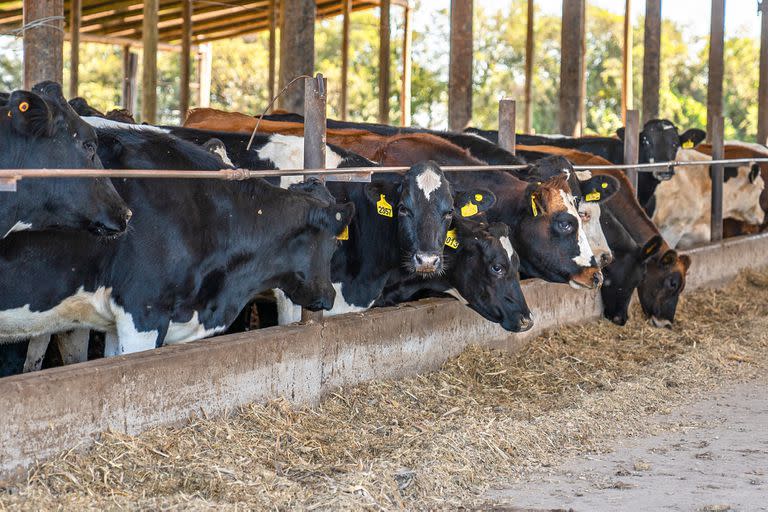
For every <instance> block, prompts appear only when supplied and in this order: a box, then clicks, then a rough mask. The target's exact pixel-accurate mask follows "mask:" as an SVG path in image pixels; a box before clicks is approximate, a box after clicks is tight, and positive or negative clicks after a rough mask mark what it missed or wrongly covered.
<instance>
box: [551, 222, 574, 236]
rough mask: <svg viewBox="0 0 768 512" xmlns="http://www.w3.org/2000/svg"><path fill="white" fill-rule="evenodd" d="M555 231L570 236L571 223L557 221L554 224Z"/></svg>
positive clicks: (571, 230)
mask: <svg viewBox="0 0 768 512" xmlns="http://www.w3.org/2000/svg"><path fill="white" fill-rule="evenodd" d="M555 227H556V228H557V230H558V231H559V232H561V233H563V234H566V235H567V234H570V233H572V232H573V230H574V226H573V222H571V221H570V220H558V221H557V222H555Z"/></svg>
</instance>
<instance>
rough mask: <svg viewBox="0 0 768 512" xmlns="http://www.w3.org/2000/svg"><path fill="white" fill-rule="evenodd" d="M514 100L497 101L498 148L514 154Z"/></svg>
mask: <svg viewBox="0 0 768 512" xmlns="http://www.w3.org/2000/svg"><path fill="white" fill-rule="evenodd" d="M515 110H516V106H515V100H512V99H509V98H504V99H501V100H499V146H501V148H502V149H506V150H507V151H509V152H510V153H512V154H513V155H514V154H515V138H516V137H515V115H516V114H515Z"/></svg>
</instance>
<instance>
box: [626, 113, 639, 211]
mask: <svg viewBox="0 0 768 512" xmlns="http://www.w3.org/2000/svg"><path fill="white" fill-rule="evenodd" d="M639 144H640V112H638V111H637V110H627V124H626V126H625V128H624V163H625V164H629V165H631V164H636V163H637V159H638V154H639V151H638V150H639ZM626 174H627V179H628V180H629V183H630V184H631V185H632V188H633V189H634V190H635V197H637V169H634V168H633V169H627V170H626Z"/></svg>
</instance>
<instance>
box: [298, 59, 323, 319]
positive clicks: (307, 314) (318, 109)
mask: <svg viewBox="0 0 768 512" xmlns="http://www.w3.org/2000/svg"><path fill="white" fill-rule="evenodd" d="M326 90H327V82H326V80H325V78H323V75H322V74H321V73H318V74H317V75H316V76H315V78H312V79H305V80H304V167H305V168H307V169H325V128H326V126H325V115H326V101H327V95H326ZM306 179H307V177H305V180H306ZM320 179H323V178H322V177H320ZM322 319H323V312H322V311H310V310H308V309H305V308H301V321H302V322H319V321H321V320H322Z"/></svg>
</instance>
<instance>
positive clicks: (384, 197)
mask: <svg viewBox="0 0 768 512" xmlns="http://www.w3.org/2000/svg"><path fill="white" fill-rule="evenodd" d="M365 197H366V198H367V199H368V201H370V202H371V203H372V204H373V205H374V206H375V207H376V212H377V213H378V214H379V215H381V216H382V217H394V212H395V206H397V202H398V194H397V187H396V186H395V185H393V184H390V183H384V182H381V181H372V182H371V183H367V184H366V185H365Z"/></svg>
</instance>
